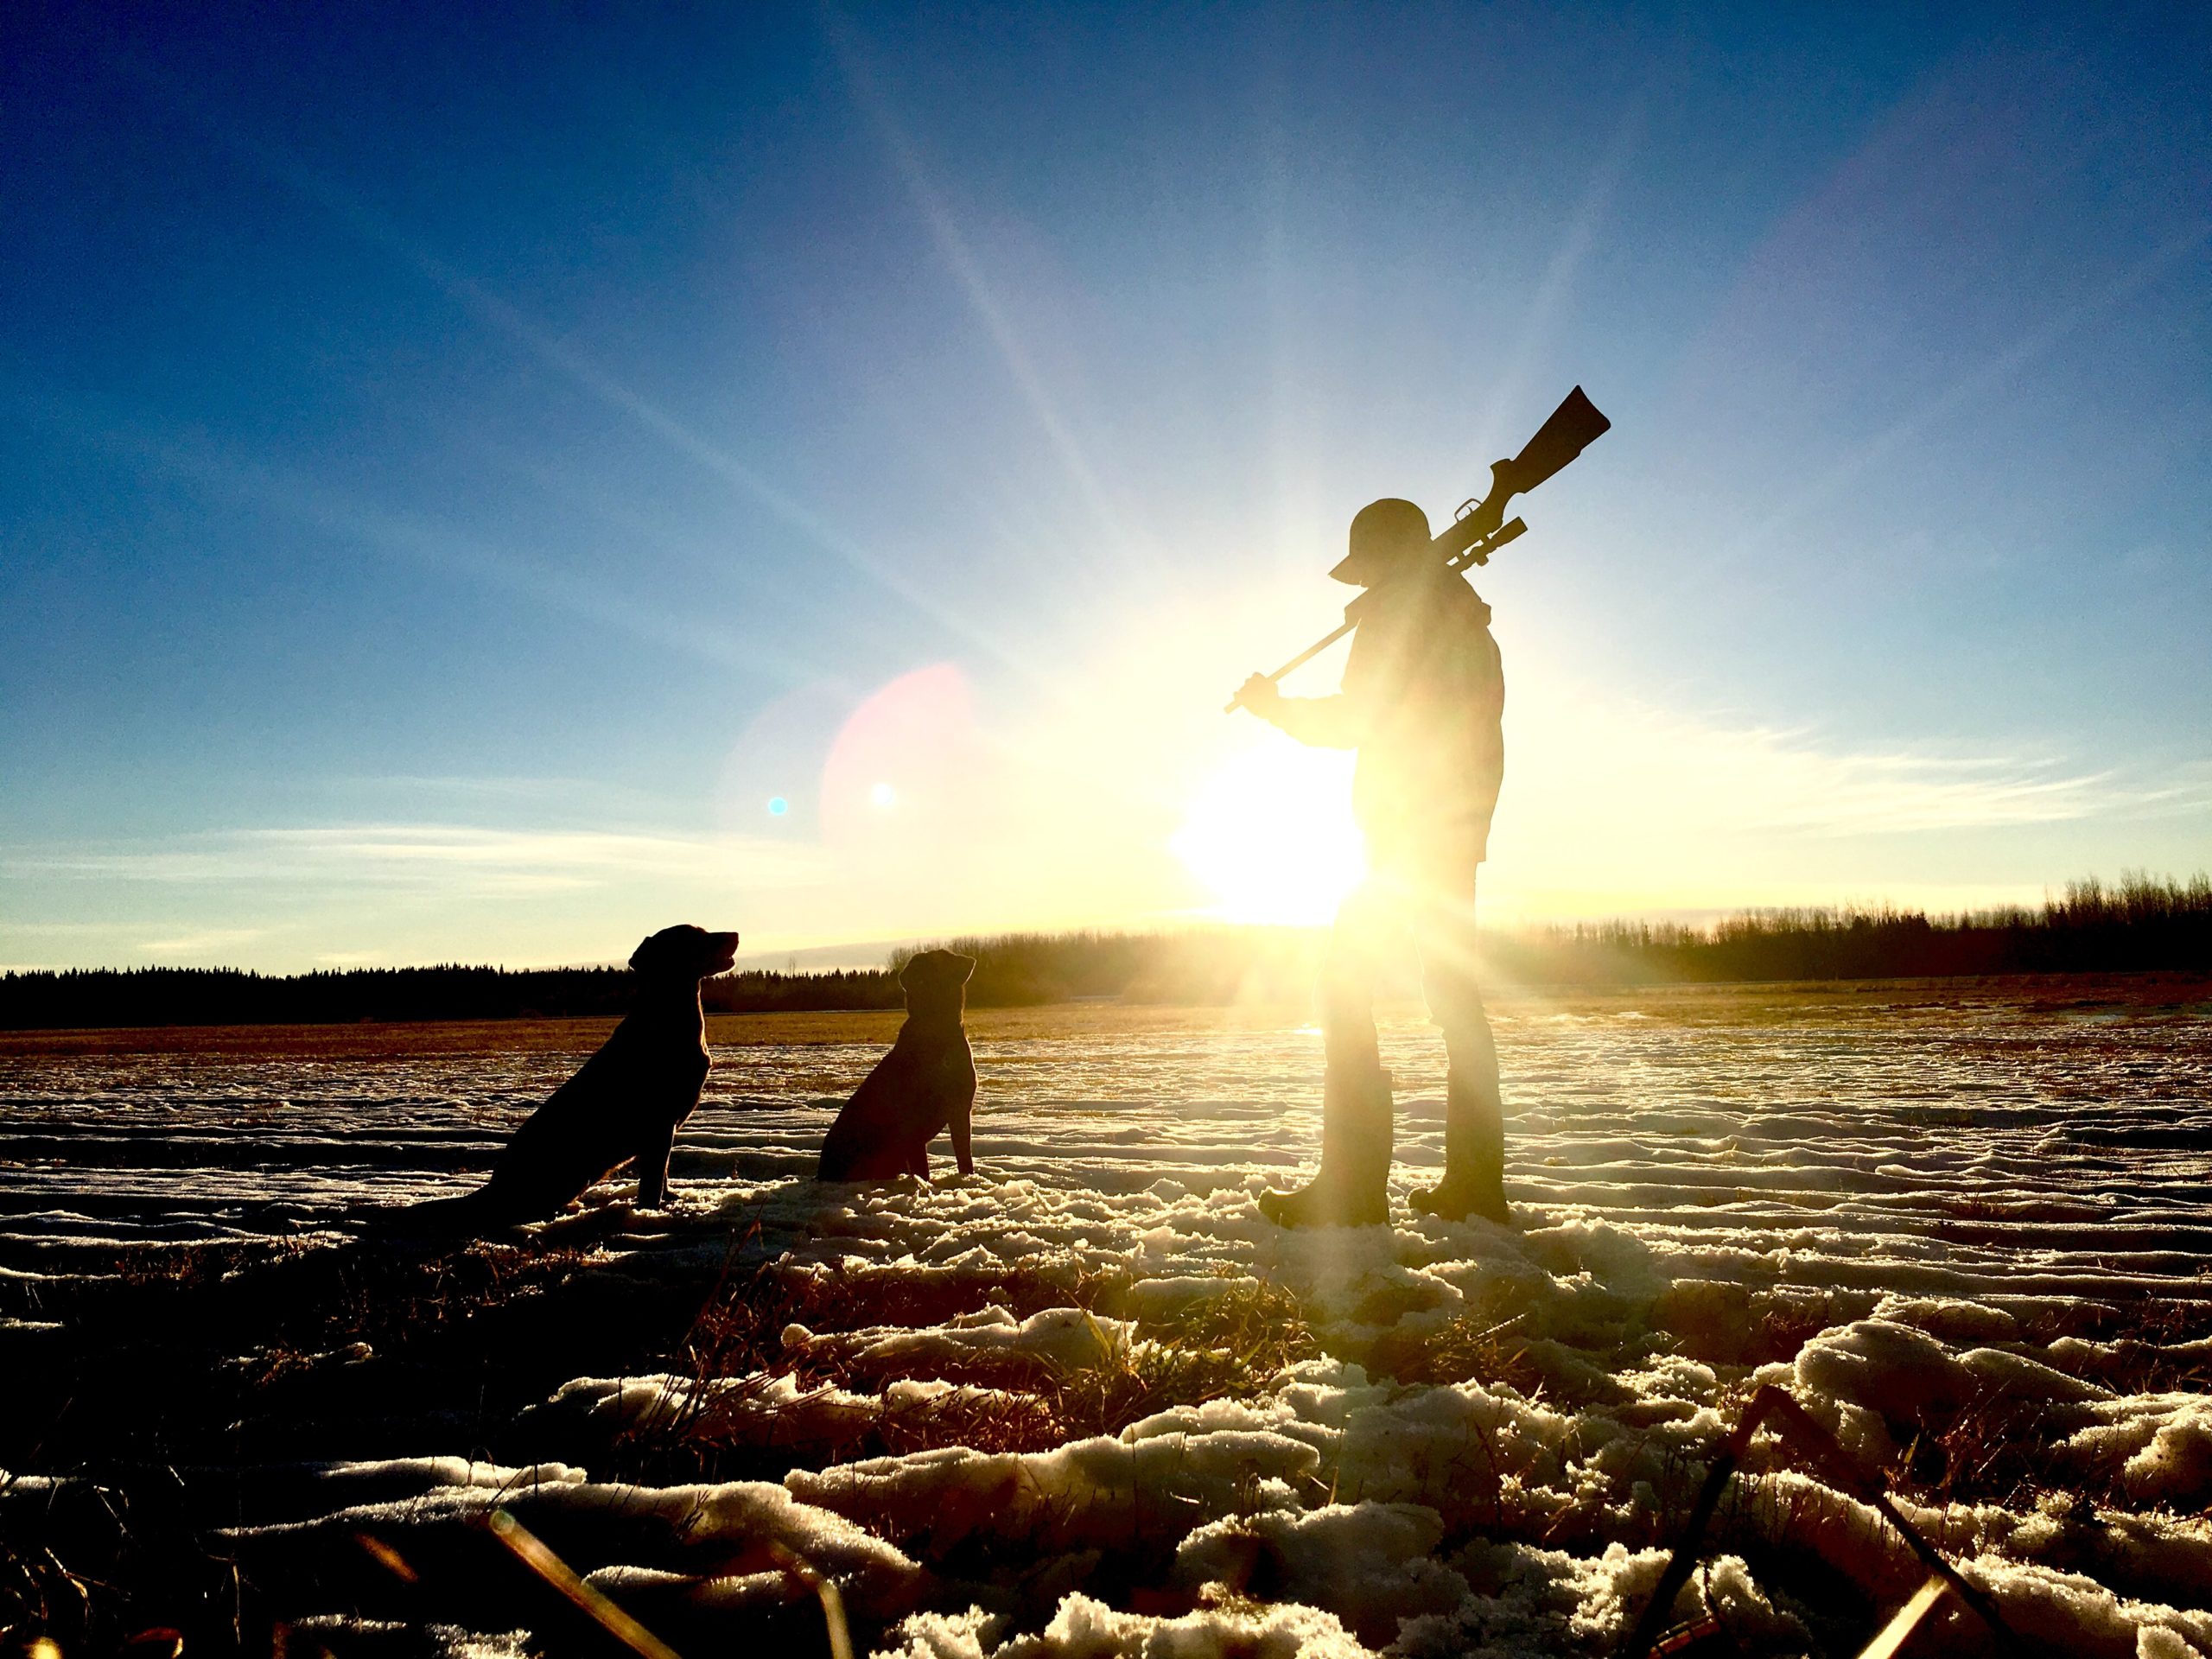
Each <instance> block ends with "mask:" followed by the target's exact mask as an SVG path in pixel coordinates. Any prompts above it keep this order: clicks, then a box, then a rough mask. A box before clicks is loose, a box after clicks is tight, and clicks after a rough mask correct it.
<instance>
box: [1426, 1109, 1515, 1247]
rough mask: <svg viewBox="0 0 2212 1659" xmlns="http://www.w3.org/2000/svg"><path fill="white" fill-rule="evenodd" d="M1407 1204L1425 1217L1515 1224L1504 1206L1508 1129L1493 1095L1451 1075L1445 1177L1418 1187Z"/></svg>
mask: <svg viewBox="0 0 2212 1659" xmlns="http://www.w3.org/2000/svg"><path fill="white" fill-rule="evenodd" d="M1409 1202H1410V1203H1411V1204H1412V1205H1413V1207H1414V1209H1415V1210H1416V1211H1419V1212H1420V1213H1421V1214H1422V1215H1425V1216H1438V1217H1442V1218H1443V1219H1444V1220H1446V1221H1465V1220H1466V1219H1468V1218H1469V1217H1472V1216H1479V1217H1482V1218H1483V1219H1484V1221H1494V1222H1496V1223H1497V1224H1498V1225H1499V1226H1501V1227H1510V1226H1512V1225H1513V1211H1511V1210H1510V1209H1509V1208H1508V1207H1507V1206H1506V1203H1505V1125H1504V1122H1503V1119H1502V1117H1501V1116H1500V1115H1499V1111H1498V1103H1497V1096H1496V1095H1495V1093H1494V1092H1493V1091H1492V1090H1488V1089H1485V1088H1484V1087H1482V1086H1481V1085H1480V1084H1475V1083H1472V1082H1470V1081H1468V1080H1466V1079H1465V1078H1462V1077H1453V1078H1452V1080H1451V1081H1450V1082H1449V1083H1448V1084H1446V1088H1445V1094H1444V1179H1442V1180H1441V1181H1439V1182H1438V1183H1437V1184H1436V1185H1434V1186H1424V1187H1421V1188H1419V1189H1417V1190H1416V1191H1415V1192H1414V1194H1413V1196H1412V1198H1411V1199H1410V1200H1409Z"/></svg>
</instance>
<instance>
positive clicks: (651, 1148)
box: [637, 1123, 676, 1210]
mask: <svg viewBox="0 0 2212 1659" xmlns="http://www.w3.org/2000/svg"><path fill="white" fill-rule="evenodd" d="M675 1149H676V1126H675V1125H674V1124H673V1123H671V1124H670V1125H669V1126H668V1133H667V1134H665V1135H658V1136H656V1137H655V1138H654V1139H653V1140H652V1141H648V1142H647V1143H646V1144H645V1146H644V1147H640V1148H639V1152H638V1159H637V1169H638V1208H639V1209H640V1210H658V1209H659V1208H661V1207H662V1205H664V1204H665V1203H666V1202H667V1201H668V1155H669V1154H670V1153H671V1152H673V1151H674V1150H675Z"/></svg>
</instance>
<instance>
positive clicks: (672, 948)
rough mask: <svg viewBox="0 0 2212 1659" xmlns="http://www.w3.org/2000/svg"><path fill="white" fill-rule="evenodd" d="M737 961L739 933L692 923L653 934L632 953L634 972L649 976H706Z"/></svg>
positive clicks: (689, 977) (631, 962) (694, 978)
mask: <svg viewBox="0 0 2212 1659" xmlns="http://www.w3.org/2000/svg"><path fill="white" fill-rule="evenodd" d="M736 961H737V935H736V934H734V933H709V932H708V931H707V930H706V929H705V928H703V927H694V926H692V925H691V924H690V923H689V922H683V923H680V924H679V925H677V926H675V927H664V928H663V929H661V931H659V932H658V933H654V934H652V935H649V936H648V937H647V938H646V939H645V942H644V943H643V944H640V945H639V947H638V948H637V949H636V950H633V951H632V952H631V953H630V967H631V969H632V971H633V972H635V973H639V974H642V975H644V976H645V977H646V978H648V979H693V980H696V979H706V978H709V977H710V976H713V975H715V974H726V973H728V971H729V970H730V967H731V965H732V964H733V963H735V962H736Z"/></svg>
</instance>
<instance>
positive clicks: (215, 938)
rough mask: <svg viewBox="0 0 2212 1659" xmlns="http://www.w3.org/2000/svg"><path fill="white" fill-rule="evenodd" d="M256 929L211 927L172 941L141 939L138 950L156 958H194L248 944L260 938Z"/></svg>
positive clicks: (180, 936) (260, 931)
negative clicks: (205, 952) (205, 953)
mask: <svg viewBox="0 0 2212 1659" xmlns="http://www.w3.org/2000/svg"><path fill="white" fill-rule="evenodd" d="M263 931H264V930H263V929H261V928H258V927H212V928H207V929H205V930H203V931H200V932H197V933H181V934H179V935H178V936H177V937H176V938H173V939H142V940H140V941H139V944H138V948H139V949H140V950H145V951H150V952H151V953H152V954H153V955H155V956H157V957H196V956H199V955H200V954H201V953H202V952H203V951H207V950H228V949H230V947H231V946H232V945H234V944H251V942H252V941H253V940H255V939H257V938H260V937H261V936H262V933H263Z"/></svg>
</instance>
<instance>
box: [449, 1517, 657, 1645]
mask: <svg viewBox="0 0 2212 1659" xmlns="http://www.w3.org/2000/svg"><path fill="white" fill-rule="evenodd" d="M484 1525H485V1529H486V1531H488V1532H489V1533H490V1534H491V1535H492V1536H493V1537H494V1538H496V1539H498V1540H499V1542H500V1543H502V1544H504V1545H505V1546H506V1548H507V1549H508V1550H509V1551H510V1552H511V1553H512V1554H513V1556H514V1558H515V1559H516V1560H518V1561H520V1562H521V1563H522V1564H523V1565H524V1567H528V1568H529V1569H530V1570H531V1572H533V1573H537V1576H538V1577H539V1578H541V1579H543V1580H545V1582H546V1583H547V1584H549V1585H550V1586H552V1587H553V1588H554V1589H556V1590H557V1591H559V1592H561V1594H562V1595H563V1596H564V1597H566V1598H567V1599H568V1600H569V1603H570V1605H573V1606H575V1608H576V1609H577V1610H578V1611H581V1612H582V1613H583V1614H585V1615H586V1616H587V1617H588V1618H590V1619H591V1620H592V1621H593V1623H594V1624H597V1625H598V1626H599V1627H600V1629H601V1630H605V1631H606V1632H607V1634H608V1635H609V1636H611V1637H613V1638H614V1639H615V1640H616V1641H618V1642H620V1643H622V1645H623V1646H624V1647H626V1648H627V1649H630V1651H631V1652H632V1653H634V1654H636V1655H638V1656H639V1659H681V1656H680V1655H678V1654H677V1651H676V1649H673V1648H671V1647H670V1646H669V1645H668V1643H665V1642H664V1641H662V1640H661V1639H660V1638H659V1637H657V1636H655V1635H654V1634H653V1633H652V1631H651V1630H647V1629H646V1628H645V1626H644V1625H642V1624H639V1623H638V1621H637V1620H636V1619H634V1618H631V1617H630V1615H629V1614H627V1613H626V1612H624V1611H622V1610H621V1609H620V1607H618V1606H616V1605H614V1603H613V1601H611V1600H609V1599H607V1597H606V1596H605V1595H603V1594H601V1592H599V1591H597V1590H594V1588H592V1586H589V1585H588V1584H586V1583H585V1582H584V1581H583V1580H582V1579H580V1578H578V1577H577V1576H576V1572H575V1568H574V1567H570V1566H569V1564H568V1563H567V1562H566V1561H564V1560H562V1559H561V1558H560V1557H559V1556H558V1555H556V1554H554V1553H553V1552H552V1550H551V1549H550V1548H547V1547H546V1544H545V1541H543V1539H541V1538H540V1537H538V1535H537V1534H536V1533H534V1532H532V1531H531V1529H529V1528H527V1527H525V1526H524V1525H523V1523H522V1522H519V1521H518V1520H516V1519H515V1518H514V1516H512V1515H509V1514H508V1513H507V1512H506V1511H505V1510H493V1511H492V1513H491V1516H490V1517H489V1518H488V1519H487V1520H486V1522H485V1523H484Z"/></svg>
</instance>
